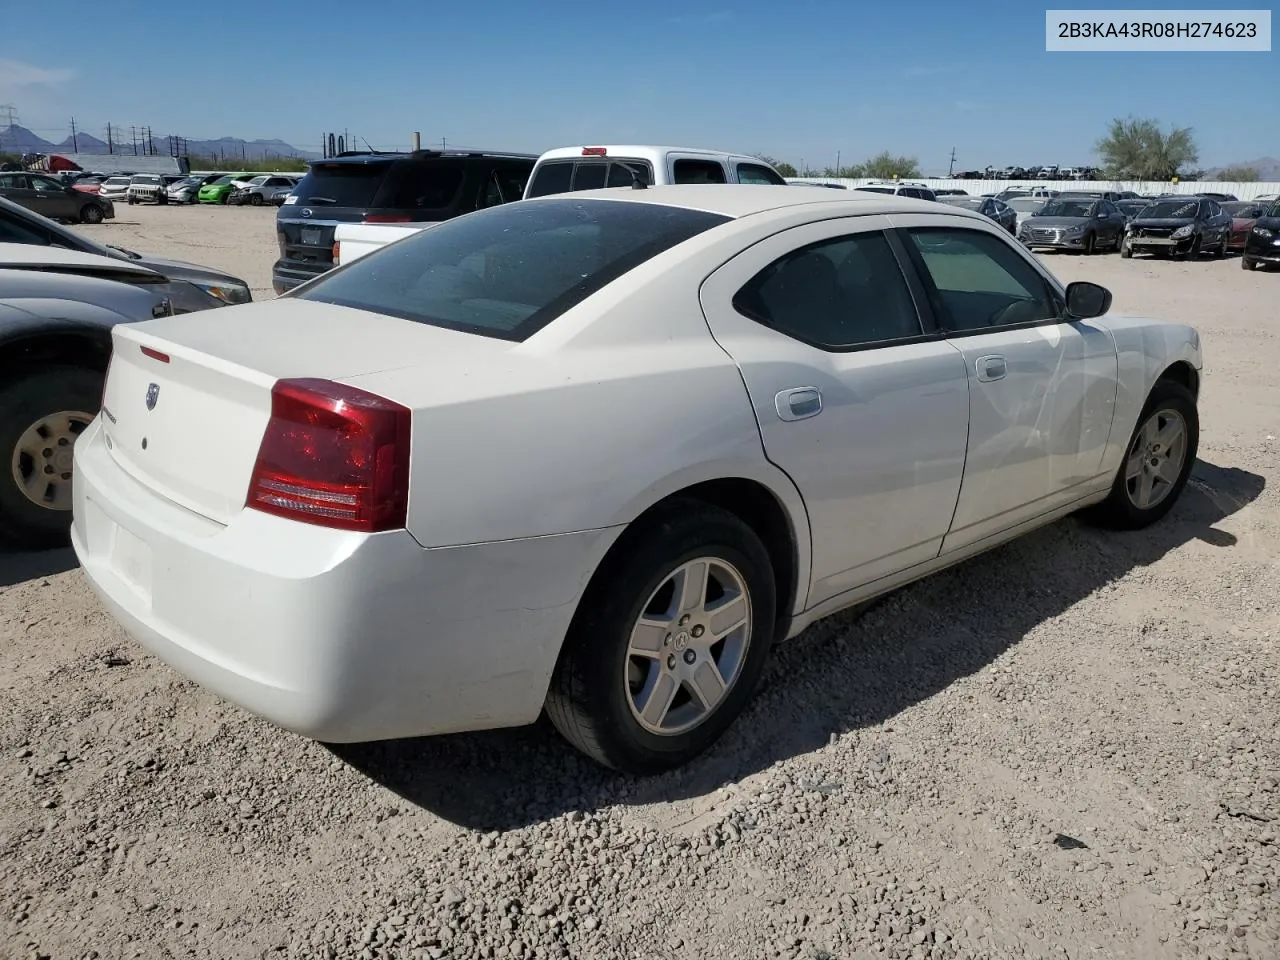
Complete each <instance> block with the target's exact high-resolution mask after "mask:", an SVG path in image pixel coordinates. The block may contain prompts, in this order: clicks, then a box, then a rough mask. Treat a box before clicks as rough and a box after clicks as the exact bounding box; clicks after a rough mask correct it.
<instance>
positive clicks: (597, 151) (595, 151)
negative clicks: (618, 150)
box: [582, 147, 609, 157]
mask: <svg viewBox="0 0 1280 960" xmlns="http://www.w3.org/2000/svg"><path fill="white" fill-rule="evenodd" d="M608 154H609V150H608V148H606V147H583V148H582V155H583V156H584V157H604V156H608Z"/></svg>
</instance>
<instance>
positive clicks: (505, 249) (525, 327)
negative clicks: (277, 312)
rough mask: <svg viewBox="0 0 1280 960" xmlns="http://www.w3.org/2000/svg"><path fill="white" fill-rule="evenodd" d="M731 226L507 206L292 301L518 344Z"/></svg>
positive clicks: (650, 210) (392, 248)
mask: <svg viewBox="0 0 1280 960" xmlns="http://www.w3.org/2000/svg"><path fill="white" fill-rule="evenodd" d="M729 219H730V218H728V217H725V216H722V215H720V214H713V213H705V212H703V211H698V210H686V209H683V208H680V207H668V206H665V205H660V204H650V203H617V202H615V201H611V200H581V201H577V202H575V201H573V200H571V199H563V200H542V201H537V202H535V201H532V200H529V201H524V202H521V203H508V204H503V205H501V206H498V207H492V208H490V209H488V210H482V211H479V212H476V213H473V214H470V215H468V216H465V217H458V218H455V219H452V220H446V221H444V222H443V223H441V224H440V225H439V226H437V227H434V228H433V229H431V230H424V231H422V232H421V233H417V234H414V235H412V236H410V237H407V238H405V239H404V240H402V241H400V242H398V243H394V244H389V245H387V246H385V247H382V248H381V249H379V250H377V251H375V252H373V253H371V254H368V255H367V256H364V257H361V258H360V259H359V260H355V261H352V262H351V263H350V264H349V265H347V266H344V267H340V268H339V269H337V270H335V271H333V272H332V273H329V274H325V275H323V276H321V277H320V279H318V280H316V281H314V282H312V283H311V284H309V285H308V286H306V287H303V288H301V289H300V291H299V292H298V293H297V294H295V295H294V296H296V297H297V298H298V299H301V300H315V301H318V302H321V303H333V304H339V305H341V306H347V307H354V308H355V309H358V310H368V311H371V312H373V313H382V314H387V315H389V316H393V317H400V318H402V319H404V320H410V321H412V322H414V323H422V324H427V325H429V326H435V327H444V328H447V329H451V330H461V331H464V332H467V333H474V334H478V335H481V336H487V337H496V338H499V339H503V340H515V341H521V340H525V339H526V338H528V337H530V336H532V335H533V334H534V333H536V332H537V331H538V330H540V329H541V328H542V327H544V326H546V325H547V324H548V323H551V322H552V321H553V320H555V319H556V318H557V317H559V316H560V315H561V314H563V313H564V312H565V311H566V310H569V309H570V308H571V307H573V306H575V305H577V304H578V303H580V302H582V301H583V300H585V299H586V298H587V297H589V296H591V295H592V294H593V293H595V292H596V291H598V290H600V289H601V288H603V287H604V286H606V285H607V284H609V283H611V282H613V281H614V280H615V279H617V278H618V277H620V276H622V275H623V274H624V273H626V272H627V271H629V270H632V269H634V268H635V267H637V266H639V265H640V264H641V263H644V262H645V261H646V260H649V259H651V258H652V257H655V256H657V255H658V254H660V253H662V252H664V251H666V250H668V249H670V248H672V247H674V246H676V245H678V244H680V243H683V242H684V241H685V240H688V239H689V238H690V237H693V236H696V235H697V234H699V233H702V232H703V231H705V230H710V229H711V228H713V227H716V226H719V225H720V224H722V223H727V222H728V221H729Z"/></svg>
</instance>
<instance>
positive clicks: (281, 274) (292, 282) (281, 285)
mask: <svg viewBox="0 0 1280 960" xmlns="http://www.w3.org/2000/svg"><path fill="white" fill-rule="evenodd" d="M332 269H333V264H332V263H326V264H318V263H317V264H300V263H297V262H295V261H290V260H277V261H276V262H275V263H274V264H272V267H271V287H272V289H274V290H275V292H276V293H277V294H281V293H285V292H286V291H288V290H292V289H293V288H294V287H296V286H299V285H300V284H303V283H306V282H307V281H308V280H311V279H313V278H314V277H318V276H320V274H322V273H327V272H329V271H330V270H332Z"/></svg>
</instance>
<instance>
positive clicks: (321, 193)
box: [219, 163, 391, 207]
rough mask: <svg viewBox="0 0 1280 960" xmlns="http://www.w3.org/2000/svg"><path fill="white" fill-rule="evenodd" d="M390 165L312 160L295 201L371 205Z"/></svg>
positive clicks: (312, 203) (344, 205)
mask: <svg viewBox="0 0 1280 960" xmlns="http://www.w3.org/2000/svg"><path fill="white" fill-rule="evenodd" d="M390 169H391V164H390V163H318V164H313V165H312V167H311V170H310V171H309V172H308V173H307V175H306V176H305V177H303V178H302V183H300V184H299V185H298V191H297V192H298V202H299V203H302V204H307V205H310V206H326V207H371V206H373V199H374V197H375V196H376V195H377V192H378V188H379V187H380V186H381V185H382V181H383V179H384V178H385V177H386V175H387V171H388V170H390ZM219 182H221V181H219ZM227 182H230V180H229V179H228V181H227Z"/></svg>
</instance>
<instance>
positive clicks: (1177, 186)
mask: <svg viewBox="0 0 1280 960" xmlns="http://www.w3.org/2000/svg"><path fill="white" fill-rule="evenodd" d="M907 179H909V180H910V181H911V182H912V183H923V184H925V185H926V186H927V187H929V188H930V189H934V190H936V189H941V188H946V189H954V190H964V191H966V192H967V193H969V194H971V195H973V196H981V195H982V194H984V193H999V192H1000V191H1001V190H1003V189H1004V188H1005V187H1048V188H1049V189H1050V190H1132V191H1134V192H1135V193H1141V194H1153V193H1180V194H1193V193H1231V194H1235V196H1236V197H1238V198H1239V199H1241V200H1252V199H1254V198H1255V197H1259V196H1266V195H1267V194H1270V195H1271V196H1272V197H1273V198H1274V197H1277V196H1280V182H1275V181H1269V182H1268V181H1263V182H1259V183H1239V182H1226V181H1205V180H1201V181H1196V182H1184V183H1167V182H1164V181H1160V180H949V179H945V178H943V179H928V178H923V177H908V178H907ZM788 180H789V181H790V182H791V183H840V184H843V185H844V186H846V187H849V188H850V189H853V188H854V187H860V186H862V185H863V184H867V183H871V182H872V181H871V180H868V179H860V180H850V179H848V178H842V177H789V178H788Z"/></svg>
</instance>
